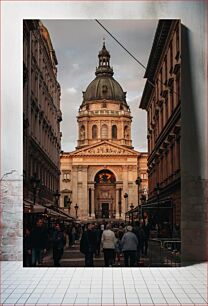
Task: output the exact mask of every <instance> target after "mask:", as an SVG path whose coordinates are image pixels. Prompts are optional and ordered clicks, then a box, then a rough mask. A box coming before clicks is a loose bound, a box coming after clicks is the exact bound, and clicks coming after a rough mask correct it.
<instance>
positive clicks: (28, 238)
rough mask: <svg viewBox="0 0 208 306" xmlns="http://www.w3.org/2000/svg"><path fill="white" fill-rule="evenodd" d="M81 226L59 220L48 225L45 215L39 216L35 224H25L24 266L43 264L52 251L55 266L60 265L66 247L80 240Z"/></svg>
mask: <svg viewBox="0 0 208 306" xmlns="http://www.w3.org/2000/svg"><path fill="white" fill-rule="evenodd" d="M80 234H81V226H80V225H79V224H74V223H70V224H68V225H67V226H66V225H64V224H63V223H61V222H59V221H57V222H54V223H53V224H52V225H51V224H50V226H48V224H47V222H46V221H45V219H44V218H43V217H38V218H37V219H36V221H35V224H34V225H31V224H30V226H24V233H23V266H24V267H36V266H43V259H44V256H46V254H47V253H48V254H49V253H52V257H53V263H54V266H55V267H60V266H61V265H60V260H61V258H62V256H63V254H64V247H65V246H66V242H67V241H68V246H69V247H74V244H75V241H76V240H79V237H80Z"/></svg>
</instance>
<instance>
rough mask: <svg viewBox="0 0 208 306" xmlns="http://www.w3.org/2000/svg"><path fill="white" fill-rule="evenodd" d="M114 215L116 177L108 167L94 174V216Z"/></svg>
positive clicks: (106, 216)
mask: <svg viewBox="0 0 208 306" xmlns="http://www.w3.org/2000/svg"><path fill="white" fill-rule="evenodd" d="M115 217H116V178H115V175H114V174H113V173H112V172H111V171H110V170H108V169H104V170H101V171H99V172H98V173H97V174H96V176H95V218H97V219H99V218H102V219H108V218H115Z"/></svg>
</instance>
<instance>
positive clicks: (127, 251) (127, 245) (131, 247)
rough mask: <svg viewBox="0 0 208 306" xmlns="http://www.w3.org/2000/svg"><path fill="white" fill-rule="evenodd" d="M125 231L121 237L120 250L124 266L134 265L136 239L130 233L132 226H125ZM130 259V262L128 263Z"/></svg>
mask: <svg viewBox="0 0 208 306" xmlns="http://www.w3.org/2000/svg"><path fill="white" fill-rule="evenodd" d="M126 230H127V232H126V233H125V234H124V235H123V237H122V239H121V246H122V252H123V254H124V264H125V267H129V266H130V267H134V266H135V262H136V252H137V247H138V239H137V237H136V235H135V234H134V233H132V230H133V228H132V226H130V225H129V226H127V227H126ZM129 259H130V264H129Z"/></svg>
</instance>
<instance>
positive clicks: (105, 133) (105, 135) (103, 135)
mask: <svg viewBox="0 0 208 306" xmlns="http://www.w3.org/2000/svg"><path fill="white" fill-rule="evenodd" d="M107 138H108V126H107V125H106V124H103V125H102V127H101V139H107Z"/></svg>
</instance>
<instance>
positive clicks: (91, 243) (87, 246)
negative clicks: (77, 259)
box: [80, 223, 97, 267]
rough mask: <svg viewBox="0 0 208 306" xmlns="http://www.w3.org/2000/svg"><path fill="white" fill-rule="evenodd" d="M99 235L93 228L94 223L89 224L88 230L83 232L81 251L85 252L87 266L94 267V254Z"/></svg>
mask: <svg viewBox="0 0 208 306" xmlns="http://www.w3.org/2000/svg"><path fill="white" fill-rule="evenodd" d="M96 245H97V237H96V233H95V231H94V230H93V224H92V223H88V224H87V230H86V231H84V232H83V234H82V237H81V240H80V252H81V253H83V254H85V267H94V261H93V256H94V253H95V251H96Z"/></svg>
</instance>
